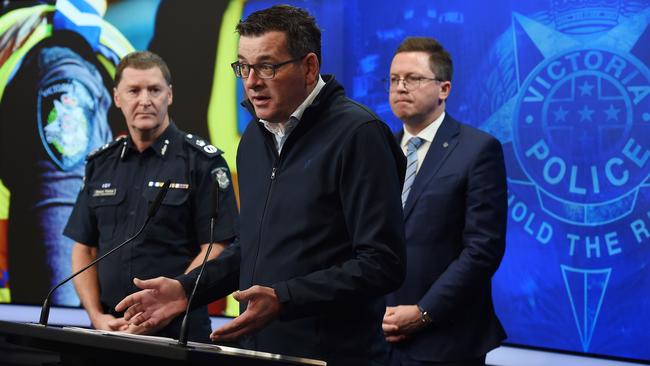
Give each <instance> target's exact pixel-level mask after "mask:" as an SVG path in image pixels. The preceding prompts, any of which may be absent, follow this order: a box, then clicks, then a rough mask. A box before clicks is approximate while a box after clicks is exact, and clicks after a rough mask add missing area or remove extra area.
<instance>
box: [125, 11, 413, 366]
mask: <svg viewBox="0 0 650 366" xmlns="http://www.w3.org/2000/svg"><path fill="white" fill-rule="evenodd" d="M237 31H238V32H239V34H240V35H241V38H240V41H239V51H238V53H239V54H238V61H236V62H234V63H233V64H232V67H233V70H234V72H235V75H236V76H237V77H239V78H241V79H242V81H243V83H244V89H245V92H246V97H247V100H246V101H245V102H244V105H245V106H246V107H247V108H248V109H249V110H250V112H251V113H252V114H253V116H254V117H253V121H252V122H251V123H250V124H249V125H248V127H247V128H246V131H245V132H244V134H243V136H242V139H241V142H240V145H239V150H238V152H237V169H238V174H239V184H240V196H241V208H240V222H241V227H242V230H241V234H240V238H239V242H238V243H236V244H234V245H231V246H230V247H228V248H227V249H226V250H224V252H222V254H221V256H220V257H219V258H218V259H217V260H214V261H211V262H210V263H209V266H208V268H207V271H206V273H204V277H202V279H201V283H200V285H199V289H198V290H197V295H196V298H195V299H194V301H195V302H196V305H198V304H205V303H207V302H209V301H211V300H213V299H217V298H220V297H222V296H224V295H226V294H228V293H229V292H231V291H233V290H236V289H240V291H239V292H237V293H236V294H235V299H237V300H238V301H240V303H241V310H242V313H241V315H240V316H239V317H238V318H236V319H235V320H233V321H231V322H230V323H228V324H226V325H224V326H223V327H221V328H220V329H217V330H216V331H214V332H213V333H212V334H211V338H212V340H213V341H217V342H221V341H233V340H239V341H240V344H241V346H242V347H245V348H249V349H253V350H259V351H267V352H274V353H281V354H286V355H291V356H301V357H309V358H316V359H323V360H326V361H327V362H328V365H383V364H385V362H386V343H385V341H384V339H383V334H382V329H381V320H382V316H383V313H384V310H385V302H384V295H385V294H386V293H388V292H391V291H393V290H395V289H396V288H397V287H399V286H400V284H401V283H402V281H403V277H404V267H405V263H404V228H403V223H402V222H403V220H402V209H401V202H400V198H399V197H400V193H401V186H402V183H403V182H402V180H403V177H404V171H405V161H404V160H405V159H404V154H403V153H402V152H401V151H400V149H399V146H398V145H397V143H396V142H395V140H394V138H393V137H392V134H391V132H390V130H389V129H388V127H387V126H386V125H385V124H384V123H383V122H381V121H380V120H379V119H378V117H377V116H376V115H375V114H374V113H372V112H371V111H370V110H368V109H367V108H366V107H364V106H362V105H359V104H357V103H355V102H354V101H352V100H350V99H348V98H347V97H346V96H345V94H344V91H343V87H342V86H341V85H340V84H339V83H338V82H337V81H336V80H335V79H334V78H333V77H332V76H330V75H323V76H322V77H321V75H320V72H319V69H320V62H321V57H320V31H319V29H318V27H317V26H316V24H315V20H314V18H313V17H311V16H310V15H309V14H308V13H307V12H305V11H304V10H302V9H298V8H294V7H291V6H274V7H271V8H269V9H265V10H261V11H258V12H255V13H252V14H251V15H250V16H249V17H248V18H247V19H246V20H244V21H242V22H240V23H239V25H238V26H237ZM196 276H197V273H196V271H194V272H192V273H190V274H188V275H184V276H179V277H177V278H176V279H174V280H172V279H167V278H157V279H153V280H149V281H140V280H137V279H136V280H135V283H136V285H137V286H138V287H140V288H142V289H145V291H140V292H138V293H136V294H133V295H131V296H129V297H127V298H125V299H124V300H123V301H122V302H121V303H120V304H118V306H117V309H118V310H126V313H125V317H126V318H127V319H130V321H131V322H133V323H135V324H140V325H143V326H146V327H157V326H161V325H162V324H164V323H165V322H167V321H168V320H169V319H170V318H171V317H173V316H175V315H178V314H179V313H181V312H182V311H183V310H184V309H185V306H186V305H187V297H188V296H189V293H190V291H191V289H192V286H193V283H194V281H195V279H196ZM151 290H155V291H151ZM193 306H195V305H194V304H193Z"/></svg>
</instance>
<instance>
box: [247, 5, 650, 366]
mask: <svg viewBox="0 0 650 366" xmlns="http://www.w3.org/2000/svg"><path fill="white" fill-rule="evenodd" d="M275 3H277V2H275V1H250V2H249V3H248V4H247V6H246V8H245V15H246V14H249V13H250V12H251V11H253V10H257V9H260V8H263V7H267V6H270V5H273V4H275ZM289 3H292V4H294V5H297V6H301V7H304V8H307V9H308V10H309V11H310V12H311V13H312V14H314V15H315V16H316V18H317V20H318V22H319V24H320V26H321V28H322V29H323V60H324V61H323V72H324V73H334V74H336V76H337V78H338V79H339V80H341V81H342V82H343V84H344V85H345V86H346V89H347V92H348V95H349V96H350V97H352V98H353V99H356V100H358V101H360V102H362V103H364V104H366V105H368V106H370V107H371V108H372V109H374V110H375V111H376V112H377V113H378V114H379V115H380V116H381V117H382V118H383V119H384V120H385V121H386V122H387V123H388V124H389V125H390V126H391V128H392V129H394V130H397V129H399V128H401V125H400V122H399V121H398V120H396V118H395V117H394V116H393V115H392V113H391V111H390V107H389V105H388V96H387V93H386V91H385V90H384V88H383V86H382V79H384V78H386V77H387V75H388V70H389V67H390V61H391V58H392V55H393V52H394V50H395V48H396V47H397V45H398V44H399V43H400V42H401V40H402V39H403V38H404V37H406V36H418V35H419V36H432V37H435V38H437V39H438V40H440V41H441V43H442V44H443V45H445V47H446V48H447V49H448V50H449V51H450V53H451V55H452V57H453V59H454V70H455V74H454V78H453V88H452V94H451V97H450V100H449V101H448V108H447V111H448V112H449V113H451V114H452V115H453V116H454V117H455V118H457V119H460V120H461V121H464V122H465V123H468V124H471V125H474V126H477V127H479V128H481V129H483V130H485V131H488V132H489V133H491V134H493V135H494V136H496V137H497V138H498V139H499V140H500V141H501V143H502V144H503V146H504V149H505V152H506V160H507V161H506V163H507V170H508V184H509V200H508V203H509V222H508V242H507V250H506V255H505V258H504V260H503V262H502V264H501V267H500V269H499V271H498V272H497V274H496V276H495V278H494V300H495V303H496V308H497V312H498V314H499V317H500V318H501V320H502V322H503V324H504V326H505V328H506V330H507V333H508V339H507V341H508V342H510V343H515V344H522V345H530V346H536V347H544V348H553V349H560V350H567V351H575V352H586V353H592V354H601V355H608V356H614V357H622V358H632V359H645V360H648V359H650V348H648V347H647V345H648V344H650V332H648V330H647V328H648V325H649V324H650V300H649V297H648V296H646V294H648V293H649V292H650V276H649V272H648V257H649V256H648V253H650V248H649V246H650V231H649V229H648V228H650V210H649V209H650V194H649V193H650V189H648V188H649V187H650V185H649V183H648V181H647V180H648V172H649V168H650V163H649V161H648V160H649V159H650V131H649V129H650V96H649V94H650V85H649V78H650V72H649V70H648V60H649V59H650V55H649V52H650V48H649V47H648V44H650V42H649V41H650V33H649V31H648V21H649V19H650V7H649V2H648V1H617V0H564V1H559V0H556V1H517V2H515V1H506V0H497V1H490V2H485V1H479V0H471V1H469V0H468V1H462V2H458V1H449V2H439V1H416V0H402V1H399V2H390V6H377V4H376V1H371V0H360V1H352V2H345V1H327V2H325V1H289Z"/></svg>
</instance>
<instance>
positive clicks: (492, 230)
mask: <svg viewBox="0 0 650 366" xmlns="http://www.w3.org/2000/svg"><path fill="white" fill-rule="evenodd" d="M451 77H452V61H451V57H450V56H449V54H448V53H447V51H445V50H444V48H443V47H442V46H441V45H440V44H439V43H438V42H437V41H436V40H434V39H432V38H407V39H406V40H405V41H404V42H402V44H401V45H400V46H399V48H398V49H397V51H396V53H395V56H394V58H393V61H392V64H391V68H390V79H389V81H388V86H389V90H390V106H391V109H392V110H393V113H394V114H395V115H396V116H397V117H398V118H399V119H400V120H402V122H403V123H404V130H403V131H400V133H398V135H397V138H398V142H399V143H400V144H401V146H402V148H403V150H404V153H405V155H406V156H407V170H406V177H405V182H404V190H403V193H402V202H403V207H404V222H405V229H406V247H407V262H406V263H407V275H406V280H405V281H404V284H403V285H402V287H401V288H400V289H399V290H397V291H396V292H394V293H392V294H390V295H389V296H388V298H387V303H388V307H387V309H386V314H385V315H384V320H383V329H384V334H385V336H386V340H387V341H388V342H389V343H390V344H391V346H392V347H391V356H390V357H391V361H390V365H437V366H440V365H445V366H450V365H471V366H474V365H484V364H485V355H486V353H487V352H488V351H490V350H491V349H493V348H495V347H497V346H498V345H499V343H500V342H501V340H503V339H504V338H505V335H506V334H505V331H504V330H503V328H502V326H501V323H500V322H499V319H498V318H497V316H496V314H495V312H494V307H493V304H492V294H491V278H492V275H493V274H494V272H495V271H496V270H497V268H498V266H499V263H500V261H501V258H502V257H503V253H504V249H505V234H506V222H507V218H506V215H507V198H506V174H505V165H504V160H503V152H502V148H501V144H500V143H499V141H498V140H496V139H495V138H494V137H492V136H490V135H488V134H487V133H484V132H482V131H479V130H477V129H475V128H473V127H470V126H468V125H465V124H462V123H460V122H458V121H456V120H454V119H453V118H452V117H451V116H450V115H449V114H446V113H445V101H446V100H447V98H448V97H449V94H450V91H451Z"/></svg>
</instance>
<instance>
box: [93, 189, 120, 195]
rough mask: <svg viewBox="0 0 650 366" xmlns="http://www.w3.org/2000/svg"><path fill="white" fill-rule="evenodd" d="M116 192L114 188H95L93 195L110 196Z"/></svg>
mask: <svg viewBox="0 0 650 366" xmlns="http://www.w3.org/2000/svg"><path fill="white" fill-rule="evenodd" d="M116 194H117V189H116V188H111V189H95V190H94V191H93V197H111V196H115V195H116Z"/></svg>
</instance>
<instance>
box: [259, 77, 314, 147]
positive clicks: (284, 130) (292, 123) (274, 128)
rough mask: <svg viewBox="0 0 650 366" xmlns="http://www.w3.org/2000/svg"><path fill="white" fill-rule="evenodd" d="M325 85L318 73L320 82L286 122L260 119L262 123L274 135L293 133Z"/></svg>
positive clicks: (281, 135)
mask: <svg viewBox="0 0 650 366" xmlns="http://www.w3.org/2000/svg"><path fill="white" fill-rule="evenodd" d="M324 86H325V81H323V78H322V77H321V76H320V75H318V82H317V83H316V86H315V87H314V90H312V91H311V93H309V95H308V96H307V98H305V100H304V101H303V102H302V104H300V105H299V106H298V108H296V110H295V111H294V112H293V113H291V116H289V120H287V121H286V122H285V123H283V124H280V123H271V122H269V121H266V120H263V119H260V123H261V124H263V125H264V127H265V128H266V129H267V130H268V131H269V132H271V133H272V134H274V135H277V136H280V137H283V136H286V135H288V134H290V133H291V131H293V129H294V128H296V126H297V125H298V122H300V119H301V118H302V115H303V114H304V113H305V110H306V109H307V107H309V106H310V105H311V104H312V103H313V102H314V99H316V97H317V96H318V93H320V91H321V90H322V89H323V87H324Z"/></svg>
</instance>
